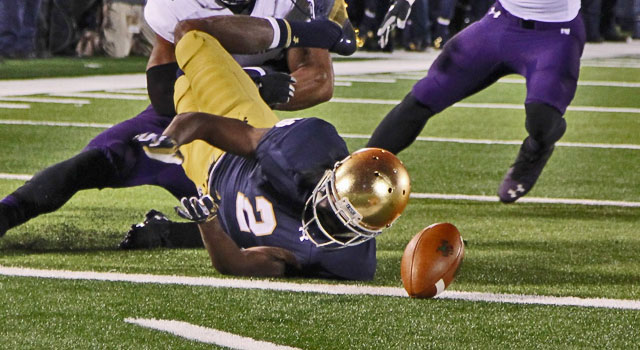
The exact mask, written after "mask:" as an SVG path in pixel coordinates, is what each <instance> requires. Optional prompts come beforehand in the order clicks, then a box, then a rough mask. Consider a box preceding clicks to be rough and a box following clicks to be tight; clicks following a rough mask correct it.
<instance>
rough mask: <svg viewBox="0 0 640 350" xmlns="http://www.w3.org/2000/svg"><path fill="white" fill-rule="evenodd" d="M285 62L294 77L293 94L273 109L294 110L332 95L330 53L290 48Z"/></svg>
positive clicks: (311, 49)
mask: <svg viewBox="0 0 640 350" xmlns="http://www.w3.org/2000/svg"><path fill="white" fill-rule="evenodd" d="M287 64H288V65H289V71H290V72H291V76H292V77H294V78H295V80H296V83H295V84H294V86H295V94H294V95H293V97H292V98H291V100H289V102H287V103H284V104H278V105H275V106H274V109H279V110H284V111H295V110H300V109H305V108H309V107H313V106H315V105H317V104H320V103H322V102H326V101H329V100H330V99H331V97H333V79H334V75H333V65H332V64H331V55H330V54H329V51H327V50H324V49H313V48H291V49H289V50H287Z"/></svg>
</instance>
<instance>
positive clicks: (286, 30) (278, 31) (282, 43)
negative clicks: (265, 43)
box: [266, 17, 291, 49]
mask: <svg viewBox="0 0 640 350" xmlns="http://www.w3.org/2000/svg"><path fill="white" fill-rule="evenodd" d="M266 20H267V21H269V24H271V28H273V41H272V42H271V45H269V48H270V49H275V48H279V47H289V45H291V27H290V26H289V22H287V21H286V20H284V19H281V18H273V17H266Z"/></svg>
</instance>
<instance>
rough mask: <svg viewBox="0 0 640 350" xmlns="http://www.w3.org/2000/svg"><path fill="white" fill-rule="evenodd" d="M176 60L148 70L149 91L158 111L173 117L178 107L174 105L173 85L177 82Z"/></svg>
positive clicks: (152, 102) (153, 104) (152, 103)
mask: <svg viewBox="0 0 640 350" xmlns="http://www.w3.org/2000/svg"><path fill="white" fill-rule="evenodd" d="M177 71H178V64H177V63H176V62H171V63H165V64H161V65H158V66H153V67H151V68H149V69H148V70H147V92H148V93H149V99H150V100H151V105H152V106H153V109H154V110H155V111H156V113H158V114H160V115H165V116H169V117H173V116H174V115H176V109H175V107H174V105H173V85H174V84H175V82H176V72H177Z"/></svg>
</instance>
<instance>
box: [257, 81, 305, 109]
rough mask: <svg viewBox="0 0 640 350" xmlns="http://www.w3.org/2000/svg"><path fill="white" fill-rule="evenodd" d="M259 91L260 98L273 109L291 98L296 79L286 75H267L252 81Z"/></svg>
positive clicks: (294, 89)
mask: <svg viewBox="0 0 640 350" xmlns="http://www.w3.org/2000/svg"><path fill="white" fill-rule="evenodd" d="M253 81H254V82H255V83H256V86H257V87H258V90H259V91H260V96H261V97H262V99H263V100H264V102H266V103H267V105H269V106H271V107H273V106H275V105H277V104H284V103H287V102H289V101H290V100H291V98H293V94H294V93H295V91H296V87H295V86H294V85H293V84H295V83H296V79H295V78H294V77H292V76H291V75H289V74H287V73H281V72H273V73H267V74H265V75H262V76H260V77H256V78H254V79H253Z"/></svg>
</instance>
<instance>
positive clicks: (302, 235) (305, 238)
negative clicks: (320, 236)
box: [298, 227, 309, 242]
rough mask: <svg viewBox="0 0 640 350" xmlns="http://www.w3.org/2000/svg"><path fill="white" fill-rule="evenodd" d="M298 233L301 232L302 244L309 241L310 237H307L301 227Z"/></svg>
mask: <svg viewBox="0 0 640 350" xmlns="http://www.w3.org/2000/svg"><path fill="white" fill-rule="evenodd" d="M298 231H300V242H304V241H308V240H309V236H307V234H306V233H305V232H304V231H303V230H302V227H299V228H298Z"/></svg>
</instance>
